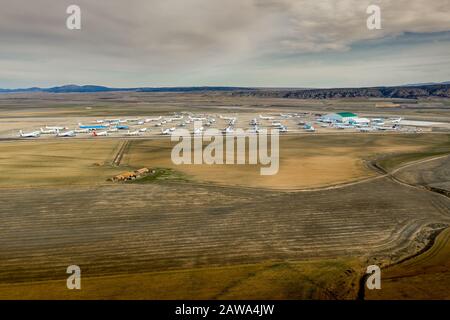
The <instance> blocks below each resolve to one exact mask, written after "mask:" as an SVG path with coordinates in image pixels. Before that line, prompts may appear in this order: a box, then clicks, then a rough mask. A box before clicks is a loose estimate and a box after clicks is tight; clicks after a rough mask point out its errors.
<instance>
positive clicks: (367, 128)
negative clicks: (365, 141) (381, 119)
mask: <svg viewBox="0 0 450 320" xmlns="http://www.w3.org/2000/svg"><path fill="white" fill-rule="evenodd" d="M373 130H374V129H373V128H370V127H366V128H360V129H359V132H371V131H373Z"/></svg>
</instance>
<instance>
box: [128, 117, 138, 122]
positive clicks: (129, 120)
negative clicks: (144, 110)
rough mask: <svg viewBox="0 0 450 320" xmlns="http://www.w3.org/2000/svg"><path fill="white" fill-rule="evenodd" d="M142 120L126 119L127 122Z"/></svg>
mask: <svg viewBox="0 0 450 320" xmlns="http://www.w3.org/2000/svg"><path fill="white" fill-rule="evenodd" d="M140 120H141V119H139V118H133V119H126V120H125V121H127V122H139V121H140Z"/></svg>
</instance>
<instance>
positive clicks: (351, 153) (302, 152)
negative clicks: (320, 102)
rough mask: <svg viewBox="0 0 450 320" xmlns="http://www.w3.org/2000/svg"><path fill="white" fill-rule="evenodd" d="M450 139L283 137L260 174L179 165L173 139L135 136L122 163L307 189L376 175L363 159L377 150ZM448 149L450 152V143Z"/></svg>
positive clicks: (412, 148) (227, 181) (221, 180)
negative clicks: (275, 164)
mask: <svg viewBox="0 0 450 320" xmlns="http://www.w3.org/2000/svg"><path fill="white" fill-rule="evenodd" d="M447 141H448V136H446V135H339V134H336V135H321V136H318V135H316V136H302V137H298V136H297V137H282V138H281V139H280V170H279V172H278V174H276V175H274V176H261V175H260V166H248V165H247V166H242V165H214V166H208V165H179V166H176V165H174V164H173V163H172V162H171V159H170V153H171V150H172V148H171V146H170V144H167V142H166V141H162V140H157V141H155V140H144V141H133V142H132V143H131V145H130V149H129V152H128V153H127V154H126V155H125V156H124V159H123V163H124V164H126V165H128V166H130V167H142V166H157V167H170V168H173V169H176V170H179V171H181V172H183V173H184V174H186V175H187V176H188V177H190V178H191V179H193V180H195V181H199V182H212V183H216V184H221V185H231V186H233V185H239V186H246V187H262V188H272V189H307V188H317V187H324V186H329V185H335V184H341V183H346V182H350V181H355V180H360V179H363V178H367V177H371V176H374V175H375V173H374V171H373V170H369V169H368V168H367V167H366V166H365V164H364V161H363V160H364V159H369V158H371V157H375V156H377V155H378V154H391V153H405V152H406V153H413V152H418V151H421V150H425V149H429V148H433V147H435V146H436V145H440V144H442V143H446V142H447ZM174 144H175V143H173V144H172V145H174ZM447 150H448V151H449V152H450V145H448V146H447ZM247 153H248V150H247Z"/></svg>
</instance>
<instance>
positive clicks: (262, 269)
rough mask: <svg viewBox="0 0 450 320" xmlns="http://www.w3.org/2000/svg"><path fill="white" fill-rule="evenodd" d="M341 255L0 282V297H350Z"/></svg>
mask: <svg viewBox="0 0 450 320" xmlns="http://www.w3.org/2000/svg"><path fill="white" fill-rule="evenodd" d="M360 268H361V266H360V265H359V263H357V262H356V261H348V260H342V259H336V260H322V261H315V262H314V261H313V262H302V263H300V262H299V263H288V262H285V263H275V264H271V263H264V264H255V265H237V266H231V267H217V268H197V269H188V270H180V271H167V272H153V273H142V274H128V275H119V276H107V277H94V278H84V277H82V289H81V290H68V289H67V288H66V282H65V279H62V280H57V281H43V282H35V283H20V284H15V285H0V299H157V300H173V299H189V300H192V299H193V300H197V299H238V300H239V299H337V298H340V299H352V298H355V296H356V291H357V286H358V279H359V272H358V271H357V270H359V269H360Z"/></svg>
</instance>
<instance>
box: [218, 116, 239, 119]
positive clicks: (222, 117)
mask: <svg viewBox="0 0 450 320" xmlns="http://www.w3.org/2000/svg"><path fill="white" fill-rule="evenodd" d="M220 119H222V120H236V117H224V116H222V115H220Z"/></svg>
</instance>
